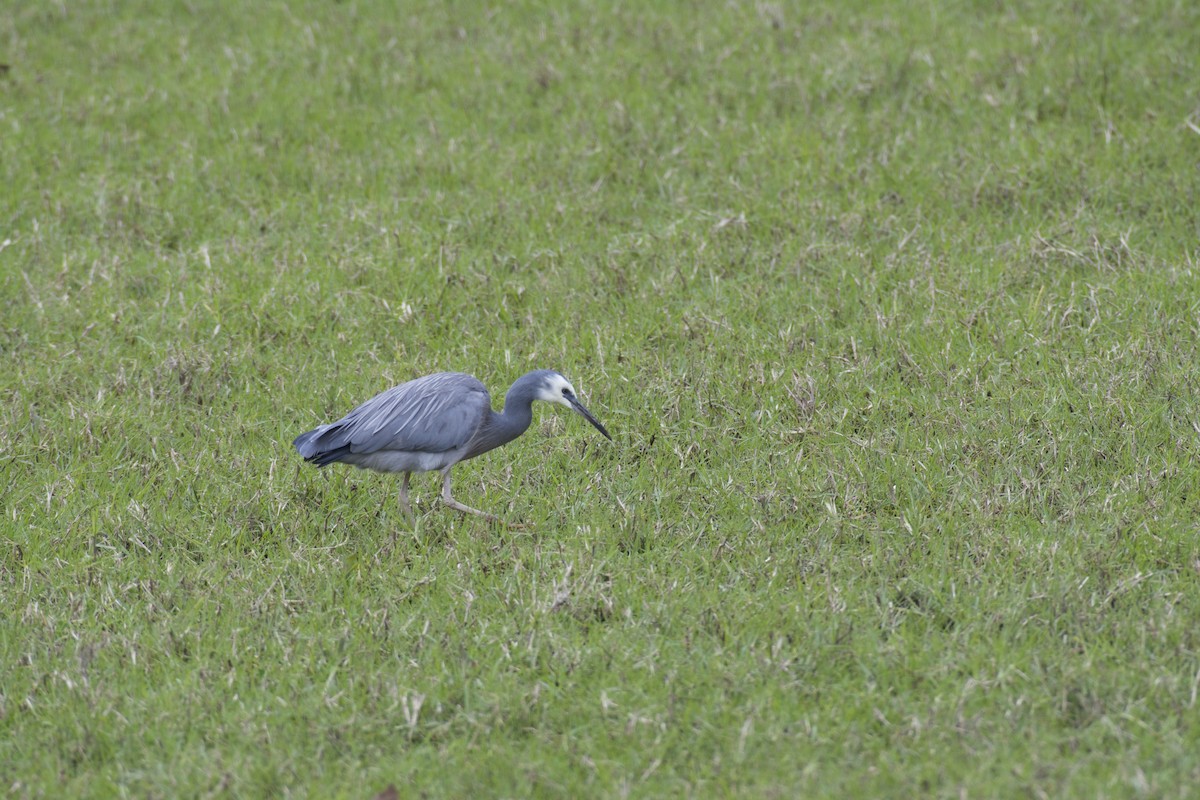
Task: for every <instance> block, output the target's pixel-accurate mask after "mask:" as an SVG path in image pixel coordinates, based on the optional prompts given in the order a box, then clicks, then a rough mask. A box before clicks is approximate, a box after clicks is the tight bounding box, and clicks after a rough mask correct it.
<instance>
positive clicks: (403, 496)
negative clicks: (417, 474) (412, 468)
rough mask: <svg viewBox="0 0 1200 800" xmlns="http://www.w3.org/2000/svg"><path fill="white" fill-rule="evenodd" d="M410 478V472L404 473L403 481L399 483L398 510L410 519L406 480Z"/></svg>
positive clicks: (410, 509) (411, 512) (411, 513)
mask: <svg viewBox="0 0 1200 800" xmlns="http://www.w3.org/2000/svg"><path fill="white" fill-rule="evenodd" d="M411 477H412V473H411V472H406V473H404V480H403V481H402V482H401V483H400V508H401V509H402V510H403V511H404V513H405V514H406V515H407V516H408V517H410V518H411V517H412V516H413V511H412V506H410V505H409V504H408V479H409V478H411Z"/></svg>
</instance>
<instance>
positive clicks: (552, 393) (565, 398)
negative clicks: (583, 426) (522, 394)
mask: <svg viewBox="0 0 1200 800" xmlns="http://www.w3.org/2000/svg"><path fill="white" fill-rule="evenodd" d="M536 397H537V399H538V400H544V401H546V402H547V403H559V404H560V405H564V406H566V407H567V408H569V409H571V410H572V411H575V412H576V413H578V414H579V415H580V416H582V417H583V418H584V419H586V420H587V421H588V422H590V423H592V425H594V426H595V427H596V430H598V431H600V432H601V433H603V434H604V436H605V438H607V439H609V440H610V441H611V440H612V437H611V436H609V435H608V431H606V430H605V429H604V426H603V425H601V424H600V420H598V419H596V418H595V417H593V416H592V412H590V411H588V410H587V409H586V408H584V407H583V403H581V402H579V398H578V397H576V396H575V387H574V386H572V385H571V382H570V381H569V380H567V379H566V378H564V377H563V376H562V375H561V374H560V373H558V372H552V371H549V370H547V371H546V372H545V373H543V375H542V382H541V384H540V385H539V386H538V387H537V393H536Z"/></svg>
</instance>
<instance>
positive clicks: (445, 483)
mask: <svg viewBox="0 0 1200 800" xmlns="http://www.w3.org/2000/svg"><path fill="white" fill-rule="evenodd" d="M451 469H453V467H452V466H451V467H446V468H445V469H444V470H442V475H443V479H442V502H444V503H445V504H446V505H448V506H450V507H451V508H453V509H455V510H458V511H462V512H463V513H465V514H478V515H479V516H481V517H485V518H487V519H490V520H491V521H492V522H499V521H500V519H499V517H497V516H495V515H494V514H489V513H487V512H486V511H480V510H479V509H478V508H471V507H470V506H467V505H463V504H462V503H460V502H458V501H457V500H455V499H454V498H453V497H451V496H450V470H451Z"/></svg>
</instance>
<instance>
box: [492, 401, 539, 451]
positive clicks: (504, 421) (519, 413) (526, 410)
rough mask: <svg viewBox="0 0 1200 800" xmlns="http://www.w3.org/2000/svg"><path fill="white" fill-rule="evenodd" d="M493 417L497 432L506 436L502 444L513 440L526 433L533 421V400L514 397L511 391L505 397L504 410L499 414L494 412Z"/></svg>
mask: <svg viewBox="0 0 1200 800" xmlns="http://www.w3.org/2000/svg"><path fill="white" fill-rule="evenodd" d="M492 419H493V421H494V423H495V425H496V428H497V432H498V433H499V434H500V435H502V436H503V437H504V441H502V442H500V444H505V443H507V442H511V441H512V440H513V439H515V438H517V437H518V436H520V435H521V434H522V433H524V432H525V431H526V430H527V429H528V428H529V423H530V422H532V421H533V402H532V401H531V400H529V399H528V398H521V397H517V398H514V397H513V396H512V392H509V394H508V396H507V397H505V398H504V410H503V411H501V412H500V413H499V414H496V413H494V412H493V414H492Z"/></svg>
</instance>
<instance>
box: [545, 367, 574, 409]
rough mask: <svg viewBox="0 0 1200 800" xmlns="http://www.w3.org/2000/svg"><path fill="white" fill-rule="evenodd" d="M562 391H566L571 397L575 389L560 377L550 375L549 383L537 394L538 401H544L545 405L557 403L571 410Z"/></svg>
mask: <svg viewBox="0 0 1200 800" xmlns="http://www.w3.org/2000/svg"><path fill="white" fill-rule="evenodd" d="M563 389H566V390H567V391H568V392H569V393H570V394H571V395H574V394H575V387H574V386H572V385H571V382H570V381H568V380H567V379H566V378H564V377H563V376H562V375H551V376H550V380H549V382H548V383H547V384H546V385H545V386H543V387H542V388H541V390H540V391H539V392H538V399H539V400H545V401H546V402H547V403H559V404H561V405H564V406H566V407H567V408H571V407H572V406H571V403H570V401H568V400H567V398H566V396H564V395H563Z"/></svg>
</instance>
